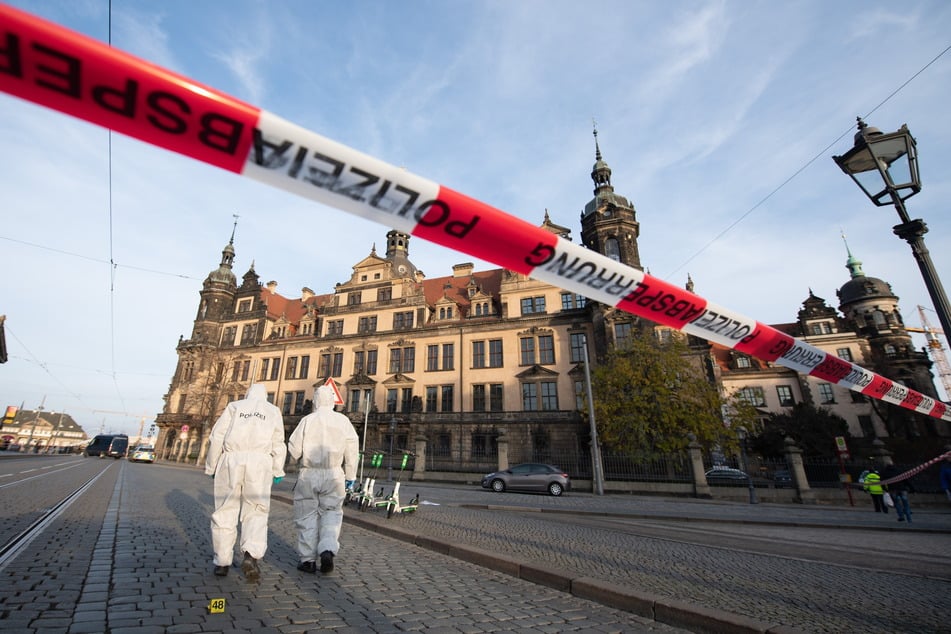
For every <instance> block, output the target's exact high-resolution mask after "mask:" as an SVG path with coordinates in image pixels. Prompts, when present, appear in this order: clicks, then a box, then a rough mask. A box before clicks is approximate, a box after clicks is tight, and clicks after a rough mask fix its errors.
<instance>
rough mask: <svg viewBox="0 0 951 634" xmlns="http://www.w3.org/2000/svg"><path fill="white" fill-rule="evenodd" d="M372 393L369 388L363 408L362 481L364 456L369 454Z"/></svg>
mask: <svg viewBox="0 0 951 634" xmlns="http://www.w3.org/2000/svg"><path fill="white" fill-rule="evenodd" d="M370 394H372V392H370V390H367V394H366V403H364V405H363V409H364V412H363V443H362V445H363V446H362V447H360V466H359V468H358V470H357V482H362V481H363V460H364V458H365V457H366V455H367V454H366V451H367V422H369V420H370Z"/></svg>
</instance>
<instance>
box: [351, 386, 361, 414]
mask: <svg viewBox="0 0 951 634" xmlns="http://www.w3.org/2000/svg"><path fill="white" fill-rule="evenodd" d="M350 411H351V412H359V411H360V390H359V389H356V390H353V391H352V392H350Z"/></svg>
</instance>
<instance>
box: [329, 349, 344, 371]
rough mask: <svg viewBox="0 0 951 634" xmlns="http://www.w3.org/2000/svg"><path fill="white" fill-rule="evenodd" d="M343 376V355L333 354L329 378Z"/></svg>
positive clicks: (340, 353)
mask: <svg viewBox="0 0 951 634" xmlns="http://www.w3.org/2000/svg"><path fill="white" fill-rule="evenodd" d="M342 375H343V353H342V352H335V353H334V359H333V368H331V373H330V376H342Z"/></svg>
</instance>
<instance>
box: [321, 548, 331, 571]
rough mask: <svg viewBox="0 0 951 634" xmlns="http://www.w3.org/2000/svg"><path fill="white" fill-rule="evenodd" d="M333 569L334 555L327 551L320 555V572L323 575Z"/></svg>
mask: <svg viewBox="0 0 951 634" xmlns="http://www.w3.org/2000/svg"><path fill="white" fill-rule="evenodd" d="M333 569H334V554H333V553H332V552H330V551H329V550H325V551H324V552H322V553H320V571H321V572H322V573H324V574H327V573H328V572H332V571H333Z"/></svg>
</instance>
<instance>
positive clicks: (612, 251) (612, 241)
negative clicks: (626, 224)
mask: <svg viewBox="0 0 951 634" xmlns="http://www.w3.org/2000/svg"><path fill="white" fill-rule="evenodd" d="M604 255H606V256H608V257H609V258H611V259H612V260H614V261H615V262H620V261H621V248H620V246H618V243H617V238H608V239H607V240H605V241H604Z"/></svg>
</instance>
